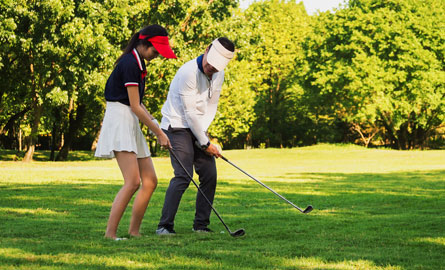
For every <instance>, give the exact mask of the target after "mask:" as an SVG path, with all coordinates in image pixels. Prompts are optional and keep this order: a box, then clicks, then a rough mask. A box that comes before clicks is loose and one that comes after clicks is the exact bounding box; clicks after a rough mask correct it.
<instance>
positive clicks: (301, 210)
mask: <svg viewBox="0 0 445 270" xmlns="http://www.w3.org/2000/svg"><path fill="white" fill-rule="evenodd" d="M221 158H222V159H223V160H224V161H226V162H227V163H229V164H230V165H232V166H233V167H235V168H237V169H238V170H240V171H241V172H243V173H244V174H245V175H247V176H249V177H250V178H252V179H253V180H255V181H256V182H257V183H258V184H260V185H262V186H263V187H265V188H267V189H268V190H270V191H272V193H273V194H275V195H277V196H278V197H280V198H281V199H282V200H284V201H285V202H287V203H288V204H290V205H292V206H293V207H295V208H297V209H298V210H299V211H300V212H302V213H305V212H304V210H303V209H301V208H300V207H298V206H296V205H295V204H293V203H292V202H291V201H289V200H288V199H286V198H284V197H283V196H281V195H280V194H278V193H277V192H275V191H274V190H273V189H271V188H270V187H268V186H266V185H265V184H263V183H262V182H261V181H260V180H258V179H256V178H255V177H253V176H252V175H250V174H248V173H247V172H246V171H244V170H243V169H241V168H240V167H238V166H236V165H235V164H233V163H232V162H230V161H229V160H228V159H227V158H225V157H224V156H221Z"/></svg>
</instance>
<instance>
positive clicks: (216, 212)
mask: <svg viewBox="0 0 445 270" xmlns="http://www.w3.org/2000/svg"><path fill="white" fill-rule="evenodd" d="M168 150H169V151H170V154H172V155H173V157H174V158H175V159H176V161H177V162H178V163H179V165H181V167H182V169H184V171H185V173H186V174H187V176H188V177H189V178H190V180H192V182H193V184H194V185H195V187H196V188H197V189H198V190H199V192H200V193H201V195H202V196H203V197H204V199H205V200H206V201H207V203H208V204H209V205H210V207H211V208H212V210H213V212H214V213H215V214H216V216H217V217H218V218H219V220H220V221H221V223H222V224H223V225H224V227H225V228H226V230H227V231H228V232H229V233H230V234H232V232H231V231H230V229H229V227H228V226H227V225H226V223H225V222H224V220H223V219H222V218H221V216H220V215H219V214H218V211H216V209H215V208H214V207H213V205H212V203H211V202H210V200H209V199H208V198H207V196H206V195H205V194H204V192H203V191H202V189H201V188H200V187H199V186H198V184H196V182H195V180H193V177H192V176H191V175H190V174H189V172H188V171H187V170H186V169H185V167H184V165H183V164H182V162H181V161H180V160H179V158H178V157H177V156H176V154H175V153H174V152H173V149H168Z"/></svg>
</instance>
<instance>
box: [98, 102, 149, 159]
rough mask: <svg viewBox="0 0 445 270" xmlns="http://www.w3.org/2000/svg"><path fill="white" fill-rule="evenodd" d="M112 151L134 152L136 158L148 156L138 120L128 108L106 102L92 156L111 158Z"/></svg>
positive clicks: (118, 103) (112, 155) (117, 103)
mask: <svg viewBox="0 0 445 270" xmlns="http://www.w3.org/2000/svg"><path fill="white" fill-rule="evenodd" d="M114 151H126V152H134V153H136V156H137V158H145V157H149V156H150V150H148V146H147V141H146V140H145V136H144V134H142V131H141V127H140V125H139V119H138V117H137V116H136V115H135V114H134V113H133V111H132V110H131V108H130V106H127V105H125V104H122V103H120V102H110V101H108V102H107V108H106V110H105V116H104V120H103V123H102V128H101V130H100V135H99V140H98V142H97V147H96V153H95V154H94V156H96V157H101V158H113V157H114Z"/></svg>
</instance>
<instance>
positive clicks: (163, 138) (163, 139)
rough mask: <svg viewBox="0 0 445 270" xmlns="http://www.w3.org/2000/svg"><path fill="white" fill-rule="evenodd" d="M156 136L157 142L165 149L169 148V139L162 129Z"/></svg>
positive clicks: (170, 146)
mask: <svg viewBox="0 0 445 270" xmlns="http://www.w3.org/2000/svg"><path fill="white" fill-rule="evenodd" d="M156 137H157V138H158V143H159V144H160V145H161V146H162V147H164V148H167V149H171V148H172V145H171V144H170V140H169V139H168V137H167V135H165V133H164V131H162V130H161V132H160V133H158V134H156Z"/></svg>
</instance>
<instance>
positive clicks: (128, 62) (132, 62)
mask: <svg viewBox="0 0 445 270" xmlns="http://www.w3.org/2000/svg"><path fill="white" fill-rule="evenodd" d="M116 66H118V67H128V66H130V67H131V66H135V67H138V63H137V61H136V59H135V58H134V56H133V55H132V54H131V53H127V54H124V55H123V56H122V58H121V59H120V60H119V62H118V63H117V65H116Z"/></svg>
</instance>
